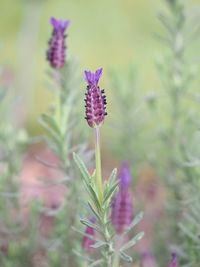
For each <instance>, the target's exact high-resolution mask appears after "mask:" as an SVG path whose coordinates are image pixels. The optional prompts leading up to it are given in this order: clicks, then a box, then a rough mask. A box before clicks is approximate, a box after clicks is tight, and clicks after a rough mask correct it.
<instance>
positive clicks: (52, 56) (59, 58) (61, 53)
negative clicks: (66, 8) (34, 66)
mask: <svg viewBox="0 0 200 267" xmlns="http://www.w3.org/2000/svg"><path fill="white" fill-rule="evenodd" d="M50 23H51V25H52V26H53V31H52V35H51V39H50V40H49V48H48V51H47V60H48V61H49V63H50V65H51V67H52V68H56V69H60V68H62V67H63V66H64V64H65V50H66V45H65V38H66V35H65V30H66V29H67V27H68V26H69V20H57V19H55V18H53V17H52V18H51V19H50Z"/></svg>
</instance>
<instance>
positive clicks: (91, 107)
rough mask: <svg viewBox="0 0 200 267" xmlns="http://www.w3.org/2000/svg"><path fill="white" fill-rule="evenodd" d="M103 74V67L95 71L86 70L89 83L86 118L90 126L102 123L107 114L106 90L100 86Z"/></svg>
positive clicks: (86, 97) (86, 96) (86, 98)
mask: <svg viewBox="0 0 200 267" xmlns="http://www.w3.org/2000/svg"><path fill="white" fill-rule="evenodd" d="M101 75H102V69H98V70H96V72H95V73H92V72H90V71H85V80H86V81H87V83H88V85H87V91H86V93H85V115H86V116H85V119H86V120H87V123H88V125H89V126H90V127H95V126H98V125H100V124H101V123H102V122H103V121H104V118H105V116H106V115H107V112H106V96H105V95H104V90H101V89H100V88H99V86H98V82H99V79H100V77H101Z"/></svg>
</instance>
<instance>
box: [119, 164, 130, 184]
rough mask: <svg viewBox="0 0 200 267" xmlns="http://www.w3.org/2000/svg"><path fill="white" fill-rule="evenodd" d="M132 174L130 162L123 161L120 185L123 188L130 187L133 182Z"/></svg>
mask: <svg viewBox="0 0 200 267" xmlns="http://www.w3.org/2000/svg"><path fill="white" fill-rule="evenodd" d="M131 179H132V176H131V172H130V169H129V165H128V162H123V163H122V165H121V168H120V171H119V181H120V187H121V188H122V189H125V188H128V186H129V184H130V182H131Z"/></svg>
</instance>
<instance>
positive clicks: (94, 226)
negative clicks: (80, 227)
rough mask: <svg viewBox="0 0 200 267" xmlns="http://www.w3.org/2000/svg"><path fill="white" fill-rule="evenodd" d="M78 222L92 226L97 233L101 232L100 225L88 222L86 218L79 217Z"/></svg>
mask: <svg viewBox="0 0 200 267" xmlns="http://www.w3.org/2000/svg"><path fill="white" fill-rule="evenodd" d="M80 222H81V223H82V224H84V225H86V226H88V227H91V228H93V229H94V230H96V231H97V232H98V233H100V234H102V230H101V229H100V227H99V226H97V225H96V224H94V223H91V222H89V221H87V220H84V219H81V220H80Z"/></svg>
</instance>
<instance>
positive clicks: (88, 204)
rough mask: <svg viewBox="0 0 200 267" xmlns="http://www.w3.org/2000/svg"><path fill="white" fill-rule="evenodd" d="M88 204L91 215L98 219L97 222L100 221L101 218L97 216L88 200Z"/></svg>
mask: <svg viewBox="0 0 200 267" xmlns="http://www.w3.org/2000/svg"><path fill="white" fill-rule="evenodd" d="M88 206H89V207H90V210H91V211H92V213H93V215H94V216H95V217H96V219H97V220H99V222H101V218H100V216H99V214H98V213H97V212H96V210H95V209H94V208H93V207H92V205H91V204H90V202H88Z"/></svg>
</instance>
